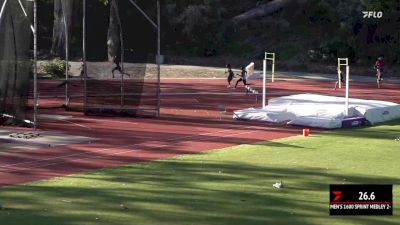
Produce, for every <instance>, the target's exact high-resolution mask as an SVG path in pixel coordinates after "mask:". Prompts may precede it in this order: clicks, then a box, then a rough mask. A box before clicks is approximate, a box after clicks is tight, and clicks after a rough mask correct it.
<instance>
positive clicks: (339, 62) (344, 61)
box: [337, 58, 349, 88]
mask: <svg viewBox="0 0 400 225" xmlns="http://www.w3.org/2000/svg"><path fill="white" fill-rule="evenodd" d="M341 66H346V67H347V66H349V59H348V58H338V60H337V74H338V82H339V88H342V83H341V82H340V81H341V80H342V70H341Z"/></svg>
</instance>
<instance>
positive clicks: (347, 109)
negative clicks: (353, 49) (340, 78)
mask: <svg viewBox="0 0 400 225" xmlns="http://www.w3.org/2000/svg"><path fill="white" fill-rule="evenodd" d="M349 72H350V67H349V66H346V116H349V83H350V82H349V77H350V75H349Z"/></svg>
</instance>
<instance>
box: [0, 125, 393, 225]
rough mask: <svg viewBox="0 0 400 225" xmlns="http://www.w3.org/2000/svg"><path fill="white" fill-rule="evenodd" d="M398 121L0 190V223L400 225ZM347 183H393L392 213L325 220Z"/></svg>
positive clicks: (329, 217) (89, 224)
mask: <svg viewBox="0 0 400 225" xmlns="http://www.w3.org/2000/svg"><path fill="white" fill-rule="evenodd" d="M399 124H400V121H395V122H392V123H389V124H386V125H381V126H377V127H369V128H363V129H351V130H337V131H332V132H328V133H323V134H314V135H312V136H310V137H308V138H303V137H300V136H299V137H292V138H287V139H282V140H277V141H271V142H264V143H258V144H253V145H242V146H237V147H232V148H227V149H222V150H215V151H209V152H206V153H202V154H193V155H183V156H179V157H176V158H171V159H167V160H160V161H154V162H146V163H137V164H132V165H127V166H123V167H119V168H114V169H103V170H98V171H93V172H90V173H84V174H76V175H73V176H69V177H64V178H57V179H52V180H48V181H41V182H34V183H29V184H26V185H19V186H11V187H4V188H0V201H1V203H2V206H3V209H2V210H0V224H2V225H3V224H4V225H16V224H18V225H30V224H37V225H39V224H40V225H46V224H48V225H67V224H68V225H72V224H73V225H75V224H79V225H91V224H104V225H106V224H107V225H109V224H118V225H122V224H140V225H145V224H182V225H183V224H185V225H188V224H206V225H214V224H215V225H222V224H226V225H228V224H229V225H232V224H246V225H251V224H274V225H276V224H306V225H311V224H330V225H332V224H340V225H344V224H374V225H375V224H379V225H382V224H400V216H399V215H400V208H399V206H398V204H399V203H400V186H399V184H400V160H399V159H400V142H396V141H395V140H394V139H395V138H396V137H398V136H400V125H399ZM279 180H283V182H284V184H285V185H286V187H285V188H283V189H274V188H273V187H272V184H273V183H274V182H276V181H279ZM342 183H345V184H348V183H361V184H362V183H376V184H381V183H391V184H394V189H393V195H394V212H393V213H394V216H363V217H356V216H347V217H337V216H336V217H332V216H329V215H328V201H329V199H328V197H329V193H328V188H329V184H342ZM121 204H122V206H121Z"/></svg>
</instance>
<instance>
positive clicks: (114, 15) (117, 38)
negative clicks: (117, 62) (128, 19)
mask: <svg viewBox="0 0 400 225" xmlns="http://www.w3.org/2000/svg"><path fill="white" fill-rule="evenodd" d="M107 46H108V49H107V53H108V60H109V61H113V59H114V57H118V58H120V54H121V48H122V35H121V21H120V18H119V10H118V0H111V1H110V23H109V25H108V33H107Z"/></svg>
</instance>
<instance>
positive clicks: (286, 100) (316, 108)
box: [233, 94, 400, 128]
mask: <svg viewBox="0 0 400 225" xmlns="http://www.w3.org/2000/svg"><path fill="white" fill-rule="evenodd" d="M359 116H364V117H365V118H366V119H367V120H368V121H369V122H370V123H371V124H374V123H379V122H385V121H390V120H394V119H397V118H400V105H399V104H396V103H393V102H385V101H376V100H364V99H353V98H350V99H349V117H359ZM233 117H234V118H235V119H243V120H261V121H268V122H283V121H288V122H289V124H294V125H303V126H310V127H322V128H339V127H341V125H342V124H341V121H342V119H343V118H344V117H345V98H343V97H335V96H326V95H316V94H299V95H290V96H284V97H279V98H274V99H271V100H270V101H269V103H268V106H266V107H265V108H264V109H254V108H250V109H244V110H236V111H234V115H233Z"/></svg>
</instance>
